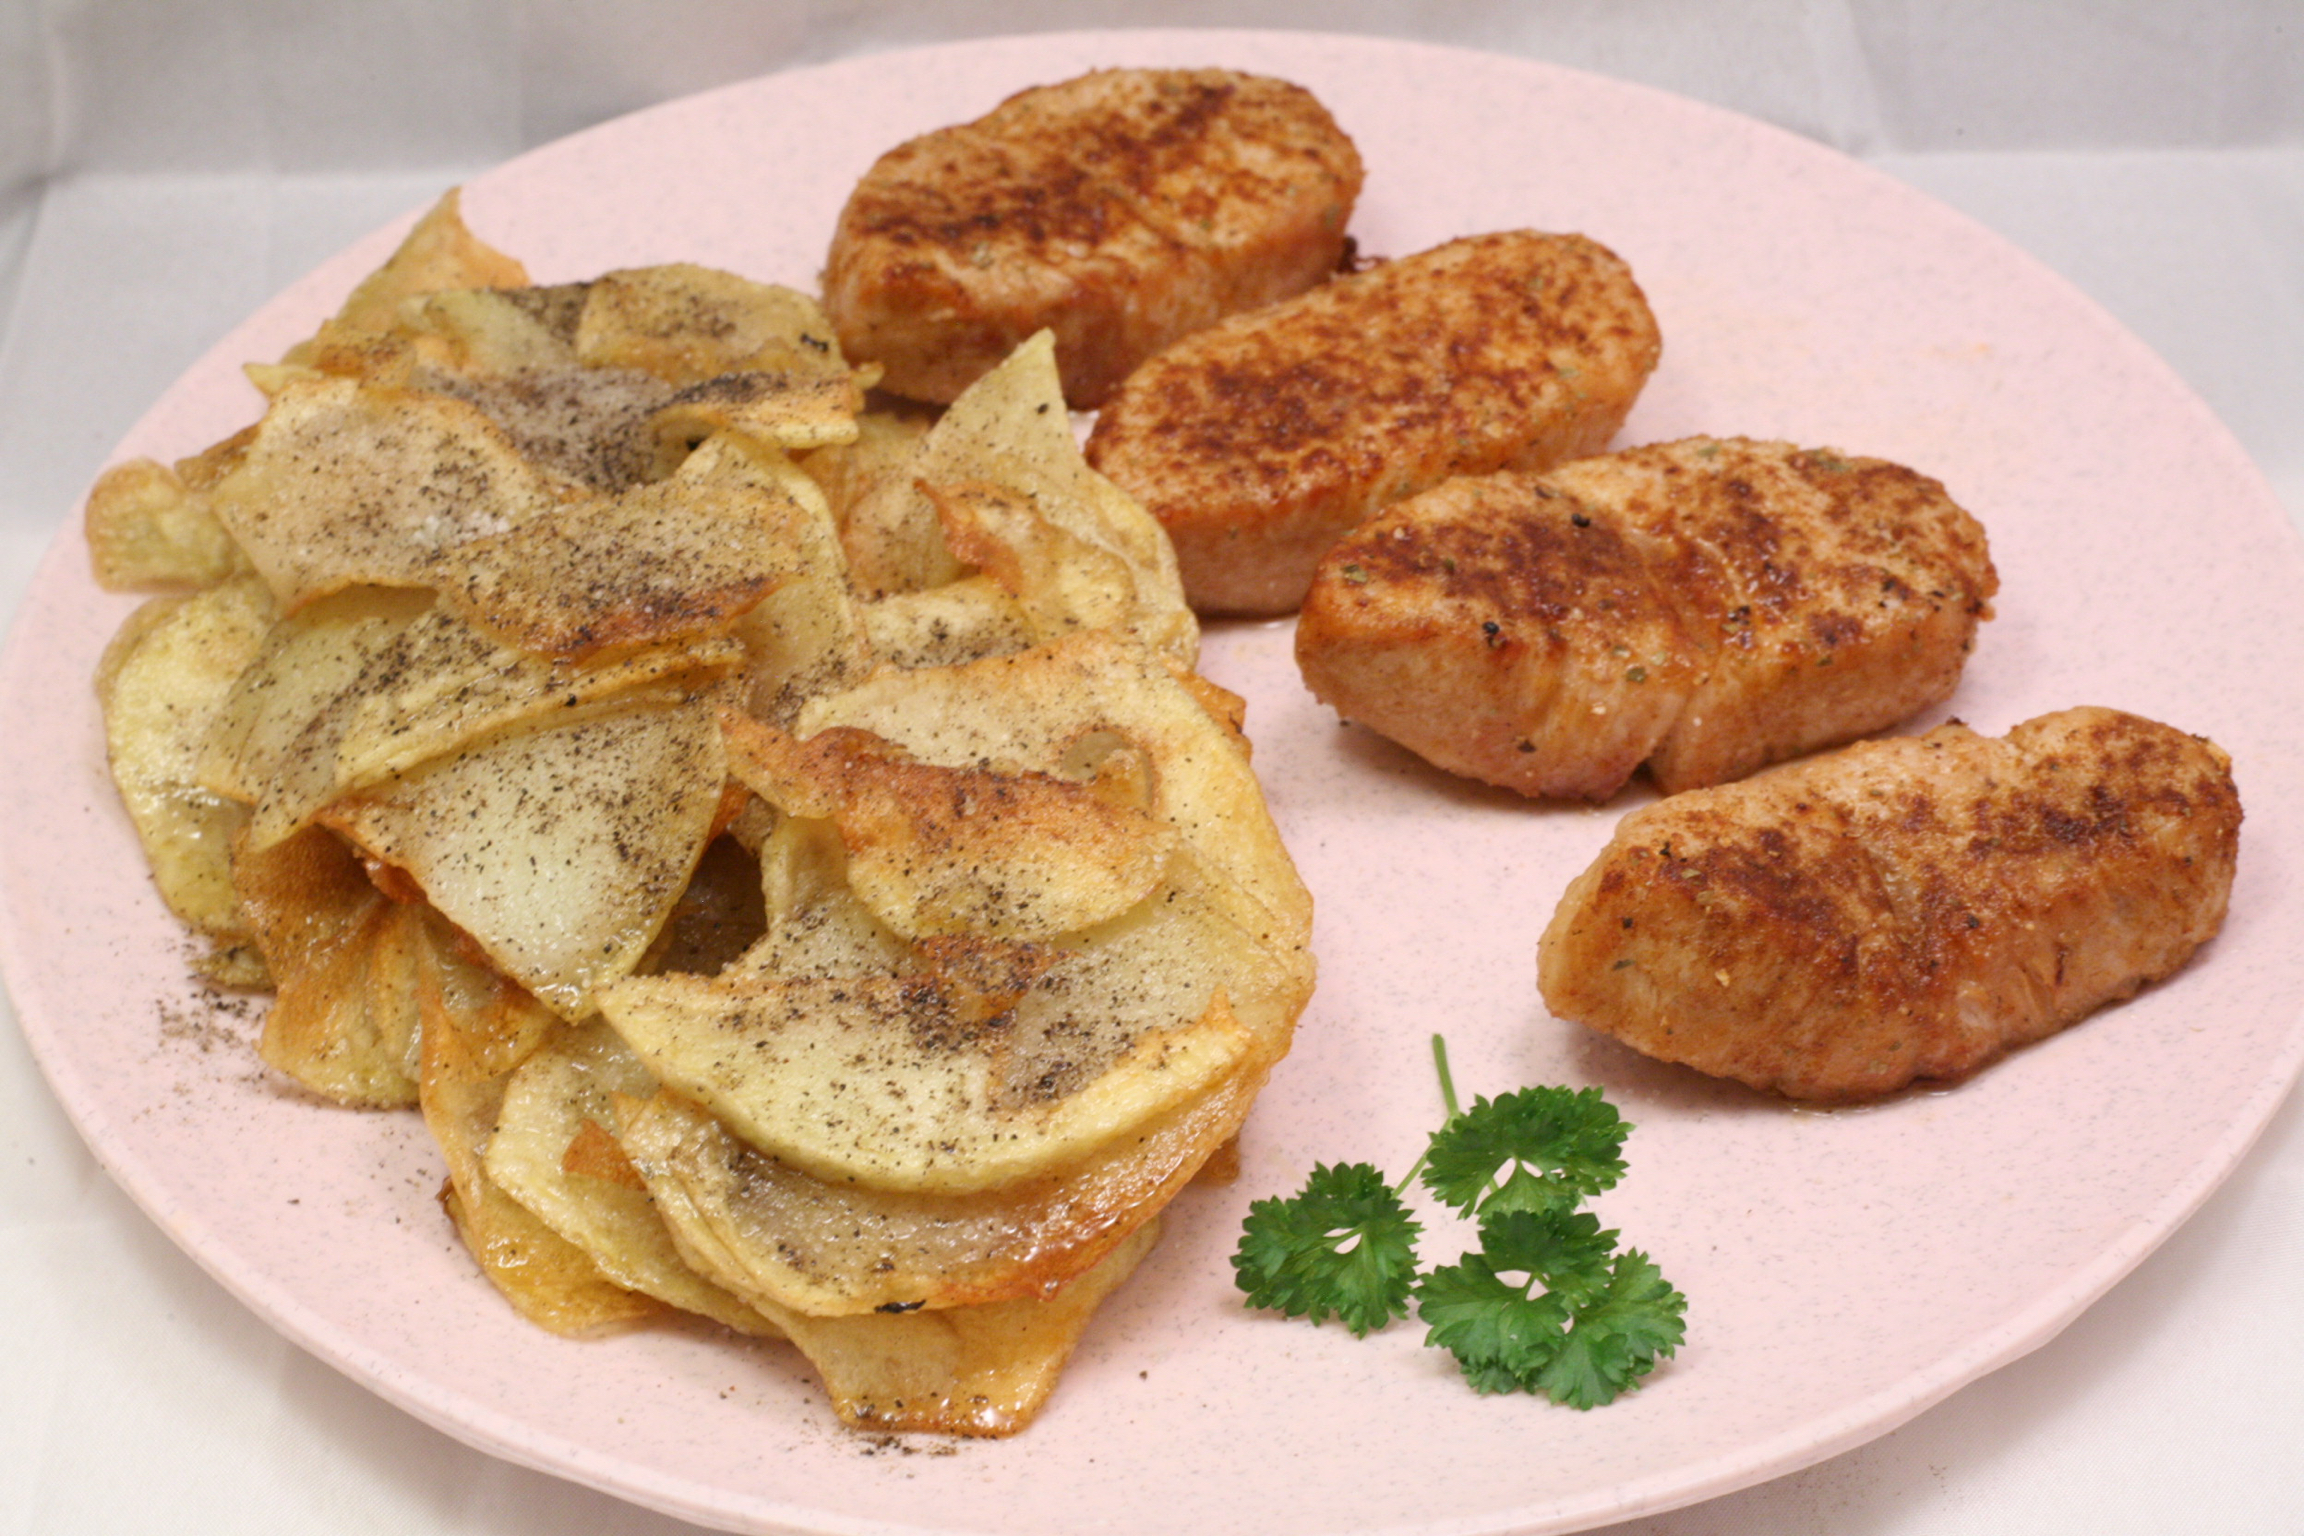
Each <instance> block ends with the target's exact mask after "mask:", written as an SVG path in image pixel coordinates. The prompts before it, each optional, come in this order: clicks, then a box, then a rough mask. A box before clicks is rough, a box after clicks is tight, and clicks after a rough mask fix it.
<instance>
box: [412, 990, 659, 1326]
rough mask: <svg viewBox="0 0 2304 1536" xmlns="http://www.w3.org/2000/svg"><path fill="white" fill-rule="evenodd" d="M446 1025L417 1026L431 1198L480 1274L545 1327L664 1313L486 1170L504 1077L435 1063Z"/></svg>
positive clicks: (615, 1322) (638, 1319)
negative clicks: (440, 1178)
mask: <svg viewBox="0 0 2304 1536" xmlns="http://www.w3.org/2000/svg"><path fill="white" fill-rule="evenodd" d="M448 1033H449V1032H447V1031H439V1032H434V1031H431V1030H427V1031H426V1032H425V1036H424V1047H425V1048H424V1068H423V1077H422V1098H421V1106H422V1109H423V1112H424V1124H425V1126H426V1128H427V1129H429V1130H430V1131H431V1132H432V1139H433V1140H434V1141H436V1142H438V1143H439V1144H440V1153H441V1156H442V1157H443V1159H445V1160H446V1162H447V1164H448V1183H447V1186H446V1188H444V1189H443V1190H442V1191H441V1192H440V1203H441V1205H442V1206H443V1207H444V1208H445V1209H446V1210H447V1212H448V1215H449V1218H450V1219H451V1220H452V1221H453V1222H454V1223H455V1225H456V1231H457V1234H458V1235H459V1236H461V1237H462V1238H463V1239H464V1246H465V1247H466V1248H468V1249H470V1250H471V1253H472V1257H473V1258H474V1259H475V1260H476V1261H477V1262H478V1263H479V1265H480V1272H481V1273H482V1274H484V1275H486V1276H487V1277H488V1279H489V1281H490V1283H491V1284H493V1285H494V1286H495V1287H496V1289H497V1290H498V1291H499V1292H500V1293H502V1295H503V1297H504V1299H505V1300H506V1301H509V1302H510V1303H511V1304H512V1306H513V1308H514V1309H515V1310H516V1311H518V1312H519V1313H520V1315H521V1316H522V1317H525V1318H527V1319H528V1320H529V1321H530V1322H532V1323H535V1324H536V1325H537V1326H538V1327H541V1328H548V1329H550V1330H551V1331H552V1332H554V1333H559V1334H566V1335H571V1336H583V1335H589V1334H598V1333H604V1332H608V1331H611V1330H615V1329H619V1328H627V1327H630V1326H632V1325H633V1324H635V1323H643V1322H649V1321H652V1320H654V1319H657V1318H660V1317H664V1316H666V1315H668V1314H669V1313H670V1311H671V1309H670V1308H669V1307H667V1306H666V1305H665V1304H664V1303H663V1302H661V1301H658V1300H657V1299H656V1298H655V1297H653V1296H645V1295H642V1294H641V1293H640V1292H638V1291H633V1290H627V1289H626V1288H624V1287H623V1286H620V1285H618V1284H616V1283H615V1282H614V1281H612V1280H610V1279H608V1278H607V1276H605V1275H603V1274H602V1273H601V1272H600V1267H599V1265H597V1264H595V1263H594V1262H593V1261H592V1256H591V1255H590V1254H588V1253H586V1252H585V1251H584V1250H583V1249H581V1248H579V1247H577V1246H576V1245H575V1244H574V1243H571V1242H570V1241H568V1239H566V1238H564V1237H562V1236H561V1235H560V1234H559V1233H557V1232H555V1231H553V1230H552V1229H551V1228H550V1227H549V1226H547V1225H545V1223H544V1221H543V1219H542V1218H541V1217H539V1216H537V1215H536V1214H535V1213H534V1212H533V1211H531V1210H529V1209H528V1208H527V1207H526V1206H524V1205H522V1204H521V1203H520V1202H519V1201H517V1200H515V1199H513V1198H512V1197H511V1196H510V1195H508V1194H506V1193H505V1192H504V1190H503V1189H502V1188H501V1187H500V1186H498V1184H497V1183H496V1181H495V1180H494V1179H492V1178H490V1177H489V1176H488V1169H487V1165H486V1157H487V1151H488V1140H489V1137H490V1136H491V1135H492V1134H493V1133H494V1131H495V1127H496V1121H497V1118H498V1116H499V1114H500V1113H501V1112H502V1109H503V1104H504V1091H505V1086H506V1083H507V1082H508V1075H507V1076H505V1077H487V1078H472V1077H468V1076H465V1075H462V1073H460V1072H458V1071H454V1070H447V1069H445V1068H444V1067H443V1066H442V1065H441V1064H437V1063H436V1060H435V1055H436V1049H437V1048H436V1046H435V1045H434V1041H435V1040H436V1039H438V1038H442V1037H445V1036H446V1035H447V1034H448Z"/></svg>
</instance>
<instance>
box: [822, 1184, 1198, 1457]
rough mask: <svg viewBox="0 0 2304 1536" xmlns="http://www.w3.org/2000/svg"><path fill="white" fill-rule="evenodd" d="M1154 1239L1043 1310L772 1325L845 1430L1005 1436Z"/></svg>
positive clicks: (1142, 1233)
mask: <svg viewBox="0 0 2304 1536" xmlns="http://www.w3.org/2000/svg"><path fill="white" fill-rule="evenodd" d="M1159 1234H1160V1224H1159V1222H1158V1221H1156V1220H1155V1221H1149V1222H1146V1223H1145V1224H1144V1225H1143V1226H1141V1227H1138V1228H1137V1229H1136V1230H1135V1231H1134V1232H1133V1233H1131V1234H1129V1237H1128V1240H1127V1241H1126V1242H1124V1243H1122V1244H1121V1245H1120V1246H1119V1247H1117V1248H1115V1249H1114V1250H1113V1251H1112V1252H1111V1253H1110V1254H1108V1255H1106V1256H1105V1258H1104V1260H1103V1261H1102V1262H1101V1263H1099V1264H1098V1265H1097V1266H1096V1267H1095V1268H1094V1269H1092V1270H1089V1271H1088V1272H1087V1273H1086V1274H1084V1275H1082V1276H1081V1277H1080V1278H1079V1279H1077V1280H1074V1281H1073V1282H1072V1283H1071V1284H1069V1285H1067V1286H1065V1287H1064V1289H1062V1290H1060V1291H1058V1292H1057V1293H1056V1294H1055V1295H1054V1296H1051V1297H1048V1298H1047V1299H1045V1300H1038V1299H1027V1300H1019V1301H996V1302H992V1303H990V1304H988V1305H986V1306H981V1307H950V1308H946V1309H944V1310H942V1311H937V1312H928V1311H922V1312H903V1313H889V1312H868V1313H865V1314H863V1315H861V1316H856V1317H808V1316H805V1315H803V1314H800V1313H790V1314H786V1315H783V1316H781V1317H780V1318H779V1321H780V1322H782V1324H783V1326H784V1331H785V1332H786V1333H787V1334H789V1335H791V1338H792V1342H793V1343H794V1344H796V1345H798V1346H799V1347H800V1352H801V1353H802V1354H804V1355H806V1356H807V1357H808V1363H809V1364H810V1365H813V1366H814V1367H815V1368H816V1371H817V1374H818V1375H820V1376H821V1377H823V1379H824V1387H825V1390H826V1391H827V1392H829V1393H830V1394H831V1397H832V1407H833V1409H834V1411H835V1412H837V1413H838V1414H839V1415H840V1421H841V1422H842V1423H844V1424H846V1425H848V1426H850V1427H851V1428H855V1429H879V1430H896V1431H902V1432H906V1433H921V1434H940V1435H973V1436H984V1437H998V1436H1005V1435H1013V1434H1015V1433H1017V1432H1018V1431H1020V1430H1022V1429H1024V1428H1025V1427H1026V1426H1028V1425H1029V1424H1030V1423H1031V1422H1032V1420H1033V1419H1034V1418H1035V1417H1036V1416H1037V1415H1038V1414H1039V1412H1040V1409H1041V1406H1042V1405H1043V1404H1044V1403H1046V1402H1047V1400H1048V1396H1049V1394H1050V1393H1052V1392H1053V1391H1054V1390H1055V1389H1056V1378H1057V1376H1058V1375H1059V1374H1060V1373H1061V1372H1062V1371H1063V1369H1064V1364H1065V1362H1066V1361H1067V1360H1069V1359H1071V1357H1072V1351H1073V1349H1074V1348H1075V1347H1076V1346H1077V1345H1078V1344H1079V1342H1080V1337H1081V1335H1082V1334H1083V1333H1085V1332H1086V1331H1087V1328H1088V1322H1089V1319H1090V1318H1092V1317H1094V1316H1095V1314H1096V1309H1097V1308H1098V1307H1100V1306H1102V1305H1103V1304H1104V1299H1105V1298H1106V1297H1108V1296H1110V1295H1111V1294H1112V1292H1113V1291H1114V1290H1116V1289H1117V1288H1118V1287H1119V1285H1120V1283H1121V1282H1122V1281H1123V1280H1126V1279H1127V1278H1128V1276H1129V1275H1130V1274H1131V1273H1133V1272H1134V1270H1135V1268H1136V1266H1137V1264H1138V1263H1139V1262H1140V1261H1141V1260H1142V1259H1143V1257H1144V1255H1145V1254H1147V1253H1149V1252H1150V1251H1151V1249H1152V1245H1153V1243H1154V1242H1155V1241H1157V1240H1158V1238H1159Z"/></svg>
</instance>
